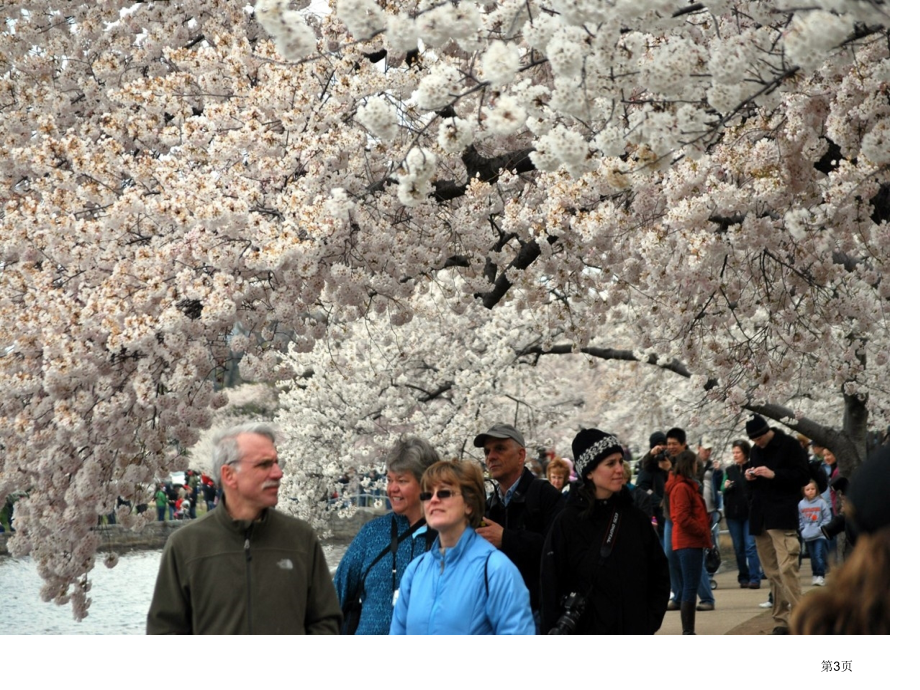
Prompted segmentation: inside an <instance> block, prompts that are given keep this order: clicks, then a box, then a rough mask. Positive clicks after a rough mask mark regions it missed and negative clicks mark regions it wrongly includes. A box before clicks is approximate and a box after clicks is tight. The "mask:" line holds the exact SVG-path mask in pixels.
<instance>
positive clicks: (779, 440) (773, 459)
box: [745, 429, 809, 534]
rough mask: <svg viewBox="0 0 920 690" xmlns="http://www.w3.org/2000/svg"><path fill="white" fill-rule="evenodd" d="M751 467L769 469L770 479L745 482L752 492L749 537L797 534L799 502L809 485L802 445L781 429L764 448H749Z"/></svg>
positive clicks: (776, 430)
mask: <svg viewBox="0 0 920 690" xmlns="http://www.w3.org/2000/svg"><path fill="white" fill-rule="evenodd" d="M750 462H751V467H769V468H770V469H771V470H773V471H774V472H775V473H776V476H775V477H774V478H773V479H766V478H765V477H758V478H757V479H754V480H752V481H748V480H745V481H747V482H748V488H749V489H750V491H751V516H750V519H751V534H761V533H762V532H763V531H764V530H768V529H782V530H798V528H799V501H800V500H801V499H802V487H803V486H805V485H806V484H807V483H808V480H809V474H808V456H807V455H806V454H805V450H804V449H803V448H802V446H801V444H800V443H799V442H798V441H797V440H795V439H794V438H792V437H791V436H787V435H786V434H784V433H783V432H782V431H781V430H780V429H773V438H772V439H770V442H769V443H768V444H767V447H766V448H761V447H760V446H757V445H755V446H754V447H753V448H751V458H750Z"/></svg>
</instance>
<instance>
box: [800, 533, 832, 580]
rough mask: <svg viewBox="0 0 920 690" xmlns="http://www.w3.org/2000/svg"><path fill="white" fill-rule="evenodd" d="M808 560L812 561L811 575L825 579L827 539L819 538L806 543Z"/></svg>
mask: <svg viewBox="0 0 920 690" xmlns="http://www.w3.org/2000/svg"><path fill="white" fill-rule="evenodd" d="M805 546H806V547H807V548H808V558H809V559H810V560H811V574H812V575H814V576H815V577H818V576H820V577H824V576H825V575H826V574H827V539H825V538H824V537H818V538H817V539H812V540H811V541H806V542H805Z"/></svg>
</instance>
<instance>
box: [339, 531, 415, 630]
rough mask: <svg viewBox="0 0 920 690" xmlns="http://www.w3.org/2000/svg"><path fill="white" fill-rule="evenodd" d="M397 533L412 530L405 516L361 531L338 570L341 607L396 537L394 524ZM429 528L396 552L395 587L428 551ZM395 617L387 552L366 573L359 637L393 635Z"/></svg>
mask: <svg viewBox="0 0 920 690" xmlns="http://www.w3.org/2000/svg"><path fill="white" fill-rule="evenodd" d="M394 520H395V521H396V533H397V534H398V535H401V534H402V533H403V532H405V531H406V530H407V529H409V520H407V519H406V518H405V517H403V516H402V515H396V514H395V513H390V514H388V515H383V516H381V517H379V518H375V519H373V520H371V521H370V522H368V523H367V524H366V525H364V526H363V527H362V528H361V531H359V532H358V534H357V536H356V537H355V538H354V540H353V541H352V542H351V544H350V545H349V547H348V551H346V552H345V555H344V556H343V557H342V560H341V561H340V562H339V567H338V568H337V569H336V571H335V592H336V594H337V595H338V597H339V604H340V605H342V606H344V605H345V602H346V601H348V600H349V599H350V598H351V597H352V596H354V595H355V594H357V593H358V591H357V590H358V588H359V587H360V583H361V576H362V575H363V574H364V573H365V571H367V569H368V566H369V565H370V564H371V561H373V560H374V559H375V558H376V557H377V556H378V555H379V554H380V552H381V551H383V549H385V548H387V547H389V546H390V542H391V540H392V535H393V528H392V525H393V521H394ZM427 531H428V529H427V527H421V528H419V529H418V530H417V531H416V532H415V534H413V535H412V536H411V537H407V538H406V539H403V540H402V541H401V542H400V543H399V546H398V547H397V549H396V585H397V586H399V581H400V579H401V578H402V576H403V573H404V572H406V567H407V566H408V565H409V563H410V561H412V559H413V558H415V557H417V556H421V555H422V554H423V553H425V551H426V550H427V549H428V542H427V541H426V532H427ZM392 618H393V556H392V554H390V553H387V555H385V556H384V557H383V558H381V559H380V560H379V561H377V562H376V563H375V564H374V566H373V567H372V568H371V569H370V571H368V572H367V577H366V578H365V580H364V605H363V606H362V608H361V620H360V622H359V623H358V629H357V630H356V631H355V634H356V635H386V634H387V633H389V632H390V620H391V619H392Z"/></svg>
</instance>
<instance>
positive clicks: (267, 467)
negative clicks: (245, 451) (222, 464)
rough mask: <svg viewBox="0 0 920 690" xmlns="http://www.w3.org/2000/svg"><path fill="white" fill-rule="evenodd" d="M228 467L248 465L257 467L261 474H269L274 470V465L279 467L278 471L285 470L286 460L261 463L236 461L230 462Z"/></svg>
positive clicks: (261, 461) (263, 461)
mask: <svg viewBox="0 0 920 690" xmlns="http://www.w3.org/2000/svg"><path fill="white" fill-rule="evenodd" d="M227 464H228V465H243V464H248V465H252V466H253V467H255V468H256V469H257V470H259V471H260V472H269V471H271V469H272V465H278V469H280V470H283V469H284V460H260V461H259V462H250V463H244V462H243V461H242V460H234V461H233V462H228V463H227Z"/></svg>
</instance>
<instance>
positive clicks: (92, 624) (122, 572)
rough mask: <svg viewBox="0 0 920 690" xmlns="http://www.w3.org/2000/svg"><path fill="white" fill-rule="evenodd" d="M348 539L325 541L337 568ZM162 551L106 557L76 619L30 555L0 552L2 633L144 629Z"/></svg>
mask: <svg viewBox="0 0 920 690" xmlns="http://www.w3.org/2000/svg"><path fill="white" fill-rule="evenodd" d="M346 548H347V545H342V544H337V543H329V544H324V545H323V551H324V553H325V554H326V560H327V561H328V563H329V568H330V569H331V570H332V571H333V572H334V571H335V568H336V566H337V565H338V563H339V561H340V560H341V558H342V556H343V555H344V554H345V549H346ZM159 565H160V551H135V552H133V553H126V554H123V555H122V556H121V558H120V559H119V561H118V565H117V566H115V567H114V568H111V569H110V568H106V567H105V566H104V565H103V564H102V559H101V558H100V559H97V562H96V567H95V568H93V570H92V571H91V572H90V575H89V579H90V581H91V582H92V589H91V590H90V593H89V595H90V597H91V598H92V600H93V603H92V605H91V606H90V607H89V615H88V616H87V617H86V618H84V619H83V620H82V621H81V622H79V623H78V622H77V621H75V620H74V619H73V612H72V610H71V608H70V604H66V605H64V606H57V605H56V604H53V603H48V604H46V603H45V602H43V601H42V600H41V598H40V597H39V590H40V589H41V586H42V581H41V578H40V577H39V576H38V573H37V572H36V571H35V564H34V563H33V562H32V559H31V558H22V559H15V558H6V557H4V558H0V620H2V621H3V630H2V634H4V635H143V634H144V628H145V626H146V622H147V609H148V608H150V599H151V598H152V597H153V585H154V583H155V582H156V577H157V569H158V568H159Z"/></svg>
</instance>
